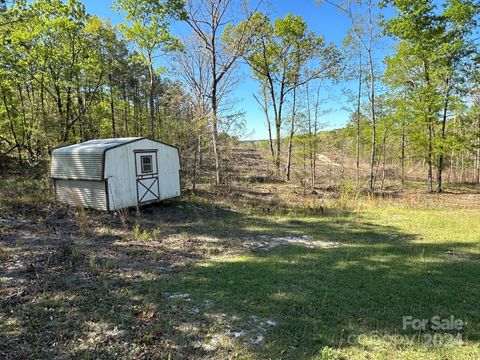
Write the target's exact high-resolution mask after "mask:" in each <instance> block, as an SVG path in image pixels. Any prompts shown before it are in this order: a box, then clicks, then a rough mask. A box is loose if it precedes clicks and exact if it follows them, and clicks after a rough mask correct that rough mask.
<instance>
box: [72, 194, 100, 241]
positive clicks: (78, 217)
mask: <svg viewBox="0 0 480 360" xmlns="http://www.w3.org/2000/svg"><path fill="white" fill-rule="evenodd" d="M65 195H66V196H67V197H68V199H69V203H71V204H73V215H74V217H75V222H76V224H77V226H78V228H79V230H80V233H81V234H82V235H83V236H84V237H90V236H92V235H93V231H92V228H91V226H90V224H89V220H88V216H87V213H86V211H85V207H84V206H83V203H82V200H81V199H80V197H79V196H78V194H77V193H76V192H74V191H72V190H71V189H66V190H65Z"/></svg>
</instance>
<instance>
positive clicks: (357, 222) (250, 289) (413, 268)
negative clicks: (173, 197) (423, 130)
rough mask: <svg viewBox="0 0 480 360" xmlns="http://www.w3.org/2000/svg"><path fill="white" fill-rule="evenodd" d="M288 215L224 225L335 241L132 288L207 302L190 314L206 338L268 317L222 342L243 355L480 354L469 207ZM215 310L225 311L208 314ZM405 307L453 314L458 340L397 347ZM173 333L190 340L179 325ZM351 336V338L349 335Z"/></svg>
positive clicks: (476, 258) (478, 290)
mask: <svg viewBox="0 0 480 360" xmlns="http://www.w3.org/2000/svg"><path fill="white" fill-rule="evenodd" d="M291 220H292V219H291V218H290V217H288V216H287V217H271V218H269V217H257V218H250V219H248V221H245V219H244V220H243V221H238V219H236V220H235V222H234V221H232V222H229V223H228V226H231V231H232V232H233V233H241V234H243V235H248V236H253V237H255V236H258V235H261V234H272V233H274V234H275V233H276V234H307V235H310V236H312V237H313V238H314V239H319V240H324V241H335V242H340V243H342V244H344V245H345V246H342V247H337V248H330V249H311V248H305V247H303V246H298V245H292V246H281V247H278V248H276V249H274V250H270V251H258V252H247V253H243V254H241V255H237V256H228V257H218V258H216V259H214V260H211V261H206V262H203V263H200V264H198V265H197V266H195V267H194V268H193V269H191V270H190V271H188V272H185V273H181V274H179V275H178V276H177V277H176V278H175V279H168V281H165V282H162V281H160V282H158V281H154V282H152V283H142V284H140V285H139V286H138V288H136V289H133V291H137V292H138V294H140V295H141V296H146V297H147V298H148V299H149V301H151V302H152V303H154V304H155V303H158V302H159V303H161V304H163V306H167V304H168V302H165V300H164V297H157V295H158V294H159V293H160V294H163V293H165V292H166V293H179V294H190V295H191V301H182V300H179V301H178V302H179V303H178V304H177V306H176V307H175V311H178V310H179V309H180V311H181V312H182V311H183V312H188V309H189V307H190V306H192V305H193V304H202V302H204V301H205V300H208V301H211V303H212V304H213V305H212V307H210V308H208V309H205V311H201V312H199V313H198V314H196V315H195V316H194V322H195V323H197V324H203V327H202V329H203V330H202V331H201V333H203V334H204V335H205V334H210V335H211V334H215V333H220V334H221V333H222V332H225V329H233V330H235V329H248V328H249V327H252V326H254V324H252V323H251V320H250V319H251V317H252V316H253V317H258V318H260V319H270V320H274V321H275V322H276V323H277V325H276V326H274V327H272V328H271V329H270V328H269V329H267V331H266V332H265V333H264V334H265V341H264V343H263V344H262V346H258V347H251V346H250V347H248V346H247V347H245V346H244V343H245V341H242V340H235V341H234V342H233V345H232V344H231V343H227V344H226V345H225V347H226V348H228V347H232V346H233V347H234V348H236V349H237V351H239V354H243V355H244V356H246V357H250V358H257V357H262V358H282V359H295V358H296V359H298V358H302V359H303V358H312V359H317V358H319V359H321V358H337V357H338V358H351V357H354V358H412V359H414V358H418V357H419V356H422V357H425V358H459V357H464V358H478V357H479V356H480V348H479V345H478V344H479V343H478V340H479V334H480V313H479V312H478V299H479V298H480V283H479V281H478V279H479V278H480V252H479V250H480V216H479V214H478V212H476V211H456V212H450V211H440V210H438V211H432V210H428V211H426V210H412V209H397V208H386V209H383V210H375V211H370V212H362V213H352V214H344V215H340V216H335V217H303V218H301V219H298V218H297V219H296V220H297V221H295V222H294V223H295V225H291ZM299 221H300V222H299ZM200 231H201V230H200ZM138 294H137V295H138ZM218 314H225V316H223V317H221V318H220V319H218ZM408 315H411V316H413V317H414V318H419V319H424V318H427V319H430V318H431V317H432V316H435V315H437V316H440V317H442V318H448V317H449V316H451V315H453V316H455V318H457V319H461V320H463V321H464V322H466V325H465V326H464V328H463V329H462V331H461V334H462V337H463V339H464V342H463V344H461V345H460V344H458V343H453V344H451V343H450V345H452V346H450V347H447V348H446V347H441V346H434V347H433V348H430V347H426V346H425V342H421V341H416V342H414V343H413V344H403V345H402V344H400V345H399V344H395V343H394V342H393V341H392V340H391V338H389V336H394V335H398V334H400V335H408V336H412V335H414V334H415V331H403V330H402V316H408ZM212 319H213V320H212ZM229 319H234V320H229ZM174 327H175V326H174ZM256 333H258V329H257V331H256V330H255V329H251V332H250V333H248V331H247V335H245V337H246V338H248V336H250V337H254V336H255V334H256ZM455 334H456V333H455ZM417 335H418V334H417ZM419 335H421V336H423V335H424V334H419ZM179 336H180V337H181V338H183V339H185V341H187V343H188V336H187V334H179ZM349 336H350V339H352V338H353V339H357V340H358V341H355V342H353V343H352V344H349V343H348V341H347V340H348V339H349ZM207 338H208V336H207ZM422 339H423V338H422ZM426 339H427V340H428V338H426Z"/></svg>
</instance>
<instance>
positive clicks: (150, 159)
mask: <svg viewBox="0 0 480 360" xmlns="http://www.w3.org/2000/svg"><path fill="white" fill-rule="evenodd" d="M135 172H136V177H137V200H138V203H139V204H142V203H146V202H150V201H155V200H158V199H160V185H159V183H158V162H157V151H156V150H142V151H138V150H137V151H135Z"/></svg>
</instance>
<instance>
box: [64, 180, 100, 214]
mask: <svg viewBox="0 0 480 360" xmlns="http://www.w3.org/2000/svg"><path fill="white" fill-rule="evenodd" d="M55 192H56V197H57V200H58V201H60V202H63V203H67V204H70V205H73V206H75V205H78V204H77V202H78V201H80V202H81V203H82V204H83V206H85V207H88V208H94V209H98V210H107V196H106V192H105V182H104V181H88V180H87V181H85V180H59V179H56V180H55Z"/></svg>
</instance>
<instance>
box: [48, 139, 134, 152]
mask: <svg viewBox="0 0 480 360" xmlns="http://www.w3.org/2000/svg"><path fill="white" fill-rule="evenodd" d="M140 139H143V138H142V137H126V138H113V139H96V140H89V141H85V142H82V143H80V144H73V145H69V146H64V147H61V148H58V149H55V150H53V154H62V153H76V154H82V153H88V154H103V152H104V151H105V150H107V149H110V148H113V147H116V146H120V145H124V144H127V143H130V142H132V141H136V140H140Z"/></svg>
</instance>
